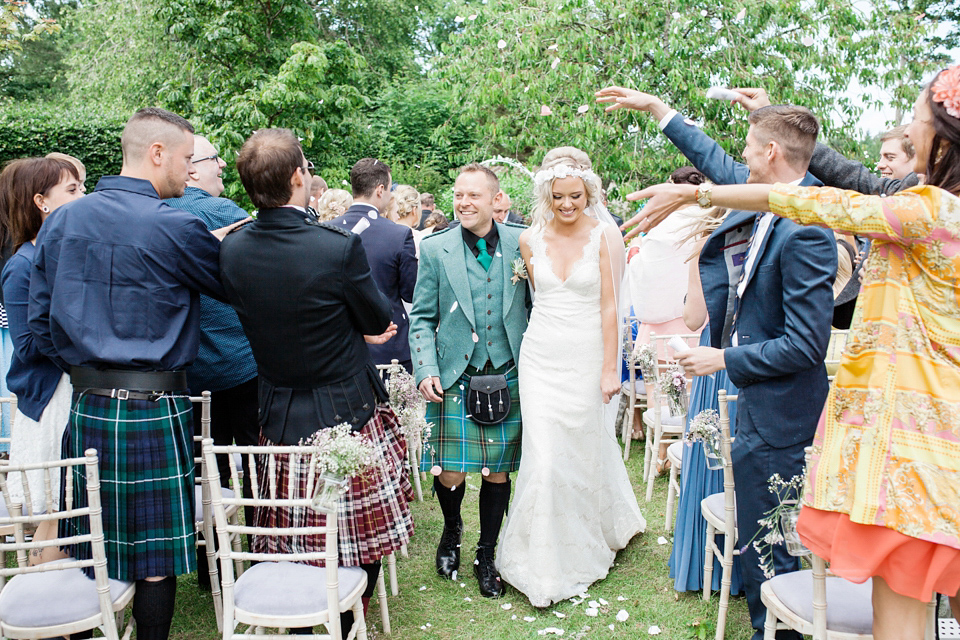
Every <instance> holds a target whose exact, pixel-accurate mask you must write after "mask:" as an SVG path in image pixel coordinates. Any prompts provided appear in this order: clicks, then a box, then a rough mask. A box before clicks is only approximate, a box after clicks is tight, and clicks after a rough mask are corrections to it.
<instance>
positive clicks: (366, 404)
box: [363, 402, 370, 411]
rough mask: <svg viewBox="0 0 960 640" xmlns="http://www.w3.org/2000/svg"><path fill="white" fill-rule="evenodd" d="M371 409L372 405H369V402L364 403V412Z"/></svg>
mask: <svg viewBox="0 0 960 640" xmlns="http://www.w3.org/2000/svg"><path fill="white" fill-rule="evenodd" d="M369 408H370V403H369V402H367V403H364V405H363V410H364V411H366V410H367V409H369Z"/></svg>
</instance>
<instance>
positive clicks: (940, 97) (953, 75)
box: [930, 64, 960, 118]
mask: <svg viewBox="0 0 960 640" xmlns="http://www.w3.org/2000/svg"><path fill="white" fill-rule="evenodd" d="M930 95H931V97H932V98H933V101H934V102H940V103H942V104H943V108H944V109H946V110H947V113H949V114H950V115H951V116H953V117H954V118H960V64H958V65H954V66H952V67H950V68H949V69H947V70H945V71H943V72H941V73H940V75H939V76H938V77H937V81H936V82H934V83H933V85H931V87H930Z"/></svg>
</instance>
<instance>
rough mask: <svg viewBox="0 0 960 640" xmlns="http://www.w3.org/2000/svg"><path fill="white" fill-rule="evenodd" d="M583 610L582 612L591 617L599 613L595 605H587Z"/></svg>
mask: <svg viewBox="0 0 960 640" xmlns="http://www.w3.org/2000/svg"><path fill="white" fill-rule="evenodd" d="M583 612H584V613H585V614H587V615H588V616H590V617H591V618H596V617H597V614H598V613H600V612H599V611H597V608H596V607H588V608H586V609H584V611H583Z"/></svg>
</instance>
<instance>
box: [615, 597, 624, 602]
mask: <svg viewBox="0 0 960 640" xmlns="http://www.w3.org/2000/svg"><path fill="white" fill-rule="evenodd" d="M617 600H619V601H620V602H623V601H625V600H626V598H624V597H623V596H617Z"/></svg>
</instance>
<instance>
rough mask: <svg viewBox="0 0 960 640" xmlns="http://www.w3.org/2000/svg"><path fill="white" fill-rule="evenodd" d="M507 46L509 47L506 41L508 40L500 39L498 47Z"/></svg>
mask: <svg viewBox="0 0 960 640" xmlns="http://www.w3.org/2000/svg"><path fill="white" fill-rule="evenodd" d="M506 48H507V41H506V40H499V41H498V42H497V49H506Z"/></svg>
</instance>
